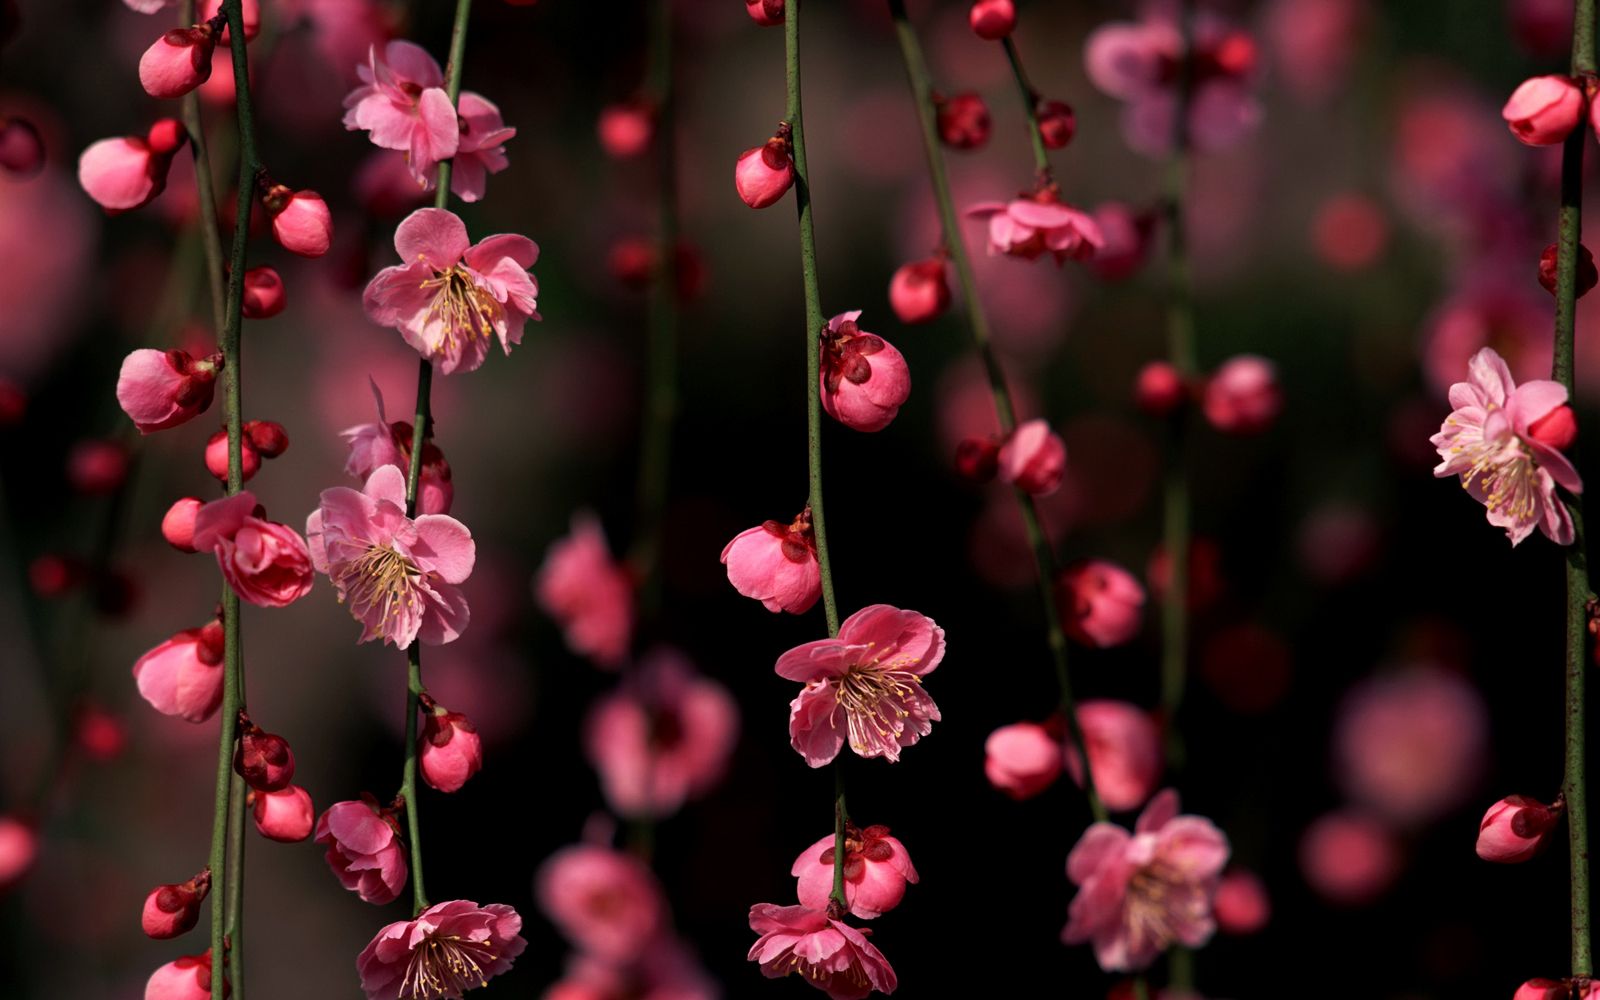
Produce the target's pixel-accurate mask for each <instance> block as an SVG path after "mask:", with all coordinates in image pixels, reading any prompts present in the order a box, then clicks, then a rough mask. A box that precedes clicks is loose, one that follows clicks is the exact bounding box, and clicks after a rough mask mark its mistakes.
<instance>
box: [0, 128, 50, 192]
mask: <svg viewBox="0 0 1600 1000" xmlns="http://www.w3.org/2000/svg"><path fill="white" fill-rule="evenodd" d="M43 169H44V140H43V139H41V138H40V137H39V130H38V129H36V128H34V127H33V123H32V122H30V121H28V120H27V119H26V118H16V117H11V118H7V117H3V116H0V170H5V171H6V172H8V173H9V174H11V176H13V177H16V178H19V179H23V180H26V179H27V178H29V177H32V176H34V175H35V174H37V173H38V172H39V171H41V170H43Z"/></svg>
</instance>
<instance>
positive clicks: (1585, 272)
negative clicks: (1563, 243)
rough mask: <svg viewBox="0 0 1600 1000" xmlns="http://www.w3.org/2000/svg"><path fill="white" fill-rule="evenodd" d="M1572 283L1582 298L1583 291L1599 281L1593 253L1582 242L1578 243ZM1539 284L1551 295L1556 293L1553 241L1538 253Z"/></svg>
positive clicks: (1599, 273)
mask: <svg viewBox="0 0 1600 1000" xmlns="http://www.w3.org/2000/svg"><path fill="white" fill-rule="evenodd" d="M1573 280H1574V283H1575V285H1576V289H1575V290H1576V292H1577V297H1578V298H1580V299H1581V298H1583V296H1584V293H1586V292H1588V291H1589V289H1591V288H1593V287H1594V286H1595V284H1596V283H1597V282H1600V270H1596V269H1595V265H1594V254H1592V253H1590V252H1589V248H1588V247H1586V246H1584V245H1583V244H1582V243H1579V244H1578V267H1577V270H1576V271H1575V272H1574V278H1573ZM1539 284H1540V285H1542V286H1544V290H1545V291H1547V292H1549V293H1550V294H1551V295H1554V294H1555V293H1556V245H1555V244H1554V243H1552V244H1550V245H1549V246H1547V247H1545V248H1544V253H1542V254H1540V255H1539Z"/></svg>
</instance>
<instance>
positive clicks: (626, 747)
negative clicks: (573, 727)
mask: <svg viewBox="0 0 1600 1000" xmlns="http://www.w3.org/2000/svg"><path fill="white" fill-rule="evenodd" d="M738 738H739V709H738V706H737V705H736V704H735V703H734V700H733V698H732V696H730V695H729V694H728V691H727V689H726V688H724V687H723V686H722V685H721V684H718V683H717V682H716V681H714V680H711V679H710V678H708V677H702V676H700V675H699V674H698V673H697V672H696V671H695V669H694V666H693V665H692V664H691V663H690V662H689V661H688V659H687V658H685V657H684V656H683V655H682V654H680V653H678V652H677V651H675V650H671V649H660V650H655V651H653V652H651V653H650V654H648V655H647V656H646V657H645V658H644V662H643V663H641V664H640V666H639V669H638V671H637V672H636V674H635V676H634V677H633V678H631V680H630V681H629V682H628V683H626V684H625V685H624V686H623V687H622V688H621V689H620V690H618V691H616V692H614V693H612V694H609V695H606V696H604V697H602V698H601V699H600V700H598V701H597V702H595V704H594V707H593V708H592V709H590V711H589V717H588V719H587V720H586V722H585V723H584V752H585V754H586V755H587V756H588V758H589V763H590V764H592V765H593V766H594V769H595V770H596V771H597V772H599V774H600V786H601V789H602V791H604V792H605V796H606V801H607V802H608V803H609V804H610V806H611V808H612V809H613V810H614V811H616V812H617V813H620V814H622V815H624V816H652V817H658V816H667V815H671V814H672V813H674V812H676V811H677V810H678V809H679V808H680V807H681V806H682V805H683V803H684V802H685V801H687V800H689V799H693V798H699V797H700V796H702V795H704V794H706V793H707V792H708V791H710V790H711V789H712V788H714V787H715V786H716V785H717V783H718V782H720V781H721V780H722V776H723V773H724V772H725V771H726V769H727V766H728V758H729V757H730V756H731V755H732V753H733V748H734V744H735V743H736V742H737V740H738Z"/></svg>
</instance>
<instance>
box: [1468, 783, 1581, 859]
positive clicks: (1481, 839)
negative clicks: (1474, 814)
mask: <svg viewBox="0 0 1600 1000" xmlns="http://www.w3.org/2000/svg"><path fill="white" fill-rule="evenodd" d="M1565 811H1566V810H1565V808H1564V807H1563V806H1562V804H1561V803H1560V801H1557V802H1556V803H1555V804H1554V805H1545V804H1544V803H1543V802H1540V801H1539V800H1538V799H1532V798H1529V797H1528V796H1526V795H1510V796H1507V797H1506V798H1503V799H1501V800H1500V801H1499V802H1496V803H1495V804H1494V805H1492V806H1490V807H1489V811H1488V812H1486V813H1484V814H1483V821H1482V822H1481V823H1479V824H1478V848H1477V850H1478V857H1480V858H1482V859H1483V860H1485V861H1493V862H1495V863H1497V864H1517V863H1518V862H1522V861H1527V860H1528V859H1529V858H1531V857H1533V856H1534V855H1535V854H1538V853H1539V851H1541V850H1542V849H1543V848H1544V845H1545V841H1546V839H1547V838H1548V835H1549V834H1550V831H1552V830H1553V829H1555V826H1556V824H1557V823H1559V822H1560V821H1561V814H1562V813H1563V812H1565Z"/></svg>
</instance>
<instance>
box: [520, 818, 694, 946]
mask: <svg viewBox="0 0 1600 1000" xmlns="http://www.w3.org/2000/svg"><path fill="white" fill-rule="evenodd" d="M536 888H537V892H538V897H539V906H540V908H541V909H543V910H544V912H545V915H546V916H548V917H549V918H550V920H551V921H552V922H553V923H554V924H555V925H556V926H557V927H558V928H560V930H561V933H563V934H565V935H566V936H567V938H568V939H569V940H570V941H572V943H573V944H575V945H577V946H578V947H579V948H580V949H582V950H583V951H585V952H589V953H590V954H593V955H595V956H597V957H599V958H603V959H606V960H608V961H611V962H619V963H620V962H626V961H628V960H630V959H633V958H635V957H637V956H638V955H640V954H641V953H642V952H643V951H644V949H645V947H646V946H647V945H648V944H649V943H650V941H651V940H652V939H654V938H655V936H656V934H657V933H658V932H659V931H660V930H661V928H662V926H663V924H664V921H665V919H666V902H665V900H664V899H663V897H662V894H661V887H660V886H659V885H658V884H657V883H656V878H655V876H654V875H653V874H651V872H650V869H648V868H646V867H645V866H644V865H643V864H642V863H640V861H639V860H638V859H637V858H635V857H633V856H631V855H627V854H623V853H621V852H619V851H613V850H611V849H610V848H607V847H600V846H598V845H594V844H576V845H574V846H572V847H565V848H562V849H561V850H559V851H557V852H556V853H555V854H553V855H551V856H550V858H549V859H548V860H546V861H545V863H544V864H543V865H542V866H540V868H539V875H538V880H537V885H536Z"/></svg>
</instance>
